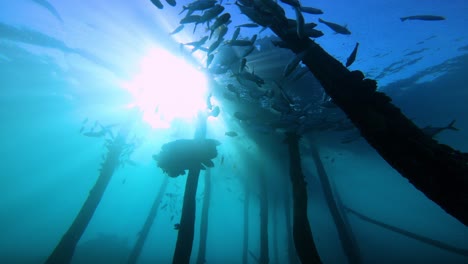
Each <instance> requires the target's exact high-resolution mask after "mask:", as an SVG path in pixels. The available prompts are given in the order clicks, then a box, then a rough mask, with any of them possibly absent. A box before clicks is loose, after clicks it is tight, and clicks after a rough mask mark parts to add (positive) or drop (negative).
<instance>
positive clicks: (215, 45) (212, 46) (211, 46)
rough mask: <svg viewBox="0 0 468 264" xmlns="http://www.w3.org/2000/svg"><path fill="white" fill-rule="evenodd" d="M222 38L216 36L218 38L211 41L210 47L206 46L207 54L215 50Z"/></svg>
mask: <svg viewBox="0 0 468 264" xmlns="http://www.w3.org/2000/svg"><path fill="white" fill-rule="evenodd" d="M223 40H224V39H223V38H218V40H216V41H215V42H213V43H212V44H211V45H210V47H209V48H208V51H207V52H208V54H210V53H212V52H213V51H215V50H216V49H217V48H218V47H219V45H220V44H221V43H222V42H223Z"/></svg>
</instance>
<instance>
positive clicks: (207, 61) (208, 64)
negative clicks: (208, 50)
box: [206, 54, 214, 69]
mask: <svg viewBox="0 0 468 264" xmlns="http://www.w3.org/2000/svg"><path fill="white" fill-rule="evenodd" d="M213 59H214V55H213V54H210V55H208V58H207V59H206V68H207V69H208V67H210V64H211V62H212V61H213Z"/></svg>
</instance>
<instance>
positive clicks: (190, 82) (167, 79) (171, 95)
mask: <svg viewBox="0 0 468 264" xmlns="http://www.w3.org/2000/svg"><path fill="white" fill-rule="evenodd" d="M122 86H123V87H124V88H125V89H126V90H128V91H129V92H130V93H131V94H132V96H133V103H132V104H131V106H136V107H138V108H139V109H140V110H142V111H143V120H144V121H145V122H147V123H148V124H150V125H151V126H152V127H153V128H168V127H170V124H171V122H172V120H174V119H175V118H181V119H184V120H187V121H191V120H192V119H193V118H194V117H195V116H196V115H197V113H198V111H199V110H202V109H204V108H206V95H207V94H206V93H207V90H208V89H207V80H206V76H205V75H204V74H203V73H202V72H200V71H198V70H197V69H195V68H194V67H193V66H192V65H190V64H189V63H188V62H186V61H185V60H184V59H183V58H180V57H177V56H174V55H173V54H171V53H170V52H168V51H166V50H163V49H160V48H153V49H151V50H150V51H149V52H148V54H147V55H146V56H145V57H144V58H143V59H142V61H141V63H140V71H139V72H138V73H137V74H136V75H135V76H134V78H133V79H132V80H130V81H127V82H125V83H123V84H122Z"/></svg>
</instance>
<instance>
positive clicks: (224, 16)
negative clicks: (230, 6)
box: [210, 13, 231, 39]
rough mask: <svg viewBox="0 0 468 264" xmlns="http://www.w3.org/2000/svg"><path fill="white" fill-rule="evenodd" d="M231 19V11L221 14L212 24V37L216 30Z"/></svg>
mask: <svg viewBox="0 0 468 264" xmlns="http://www.w3.org/2000/svg"><path fill="white" fill-rule="evenodd" d="M230 19H231V14H229V13H224V14H222V15H221V16H219V17H218V18H217V19H216V21H215V22H214V23H213V25H212V26H211V34H210V39H211V36H213V33H214V32H215V30H216V29H217V28H218V27H220V26H221V25H224V24H226V23H228V21H229V20H230Z"/></svg>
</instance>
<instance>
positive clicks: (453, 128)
mask: <svg viewBox="0 0 468 264" xmlns="http://www.w3.org/2000/svg"><path fill="white" fill-rule="evenodd" d="M454 125H455V119H454V120H452V122H450V124H448V125H447V129H451V130H455V131H458V130H460V129H458V128H456V127H454Z"/></svg>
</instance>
